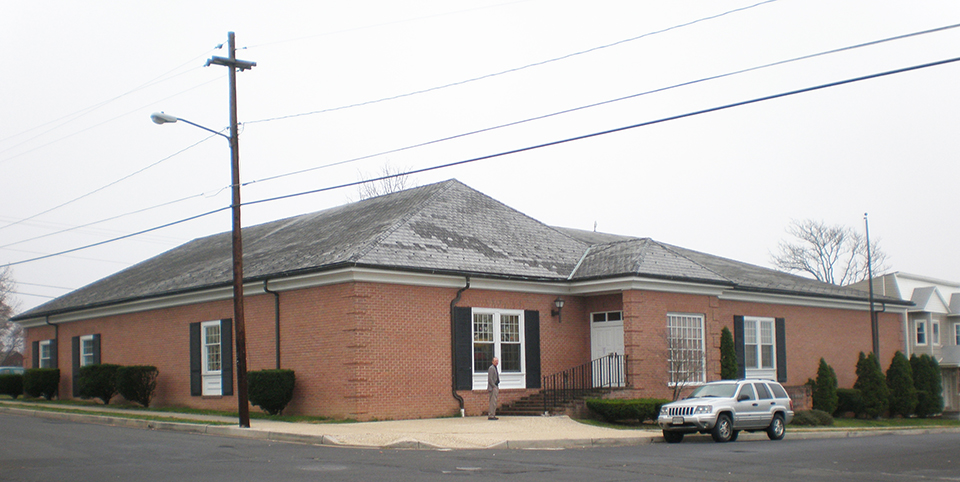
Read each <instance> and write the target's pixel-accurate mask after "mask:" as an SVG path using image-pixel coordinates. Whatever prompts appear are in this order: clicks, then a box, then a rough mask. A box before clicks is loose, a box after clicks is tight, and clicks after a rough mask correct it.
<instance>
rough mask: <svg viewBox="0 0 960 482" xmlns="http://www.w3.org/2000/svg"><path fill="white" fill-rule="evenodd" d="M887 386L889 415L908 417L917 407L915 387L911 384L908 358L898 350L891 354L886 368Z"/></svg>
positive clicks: (911, 373)
mask: <svg viewBox="0 0 960 482" xmlns="http://www.w3.org/2000/svg"><path fill="white" fill-rule="evenodd" d="M887 388H889V389H890V416H894V415H900V416H903V417H909V416H910V415H913V411H914V409H915V408H916V407H917V389H916V388H915V387H914V385H913V370H912V369H911V368H910V360H908V359H907V357H906V356H904V355H903V353H900V352H899V351H898V352H896V353H894V354H893V360H891V361H890V368H888V369H887Z"/></svg>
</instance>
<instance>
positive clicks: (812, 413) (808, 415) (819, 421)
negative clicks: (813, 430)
mask: <svg viewBox="0 0 960 482" xmlns="http://www.w3.org/2000/svg"><path fill="white" fill-rule="evenodd" d="M790 425H801V426H805V427H829V426H831V425H833V416H832V415H830V414H829V413H827V412H824V411H823V410H801V411H799V412H797V413H796V414H795V415H794V416H793V420H792V421H791V422H790Z"/></svg>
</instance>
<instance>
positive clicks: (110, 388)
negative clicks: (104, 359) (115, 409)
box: [77, 363, 120, 405]
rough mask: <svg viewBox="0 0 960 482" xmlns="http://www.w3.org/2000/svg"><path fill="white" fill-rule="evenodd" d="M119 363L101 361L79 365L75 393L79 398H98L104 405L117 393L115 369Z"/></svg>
mask: <svg viewBox="0 0 960 482" xmlns="http://www.w3.org/2000/svg"><path fill="white" fill-rule="evenodd" d="M118 369H120V365H113V364H110V363H101V364H99V365H87V366H85V367H80V373H79V376H78V378H77V385H78V386H77V393H78V394H79V395H80V397H81V398H99V399H100V400H102V401H103V404H104V405H109V404H110V399H111V398H113V397H114V396H115V395H116V394H117V370H118Z"/></svg>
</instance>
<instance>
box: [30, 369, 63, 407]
mask: <svg viewBox="0 0 960 482" xmlns="http://www.w3.org/2000/svg"><path fill="white" fill-rule="evenodd" d="M59 386H60V369H59V368H31V369H29V370H27V371H26V372H24V374H23V393H25V394H27V395H29V396H31V397H33V398H39V397H43V398H46V399H47V400H51V399H53V397H55V396H56V395H57V387H59Z"/></svg>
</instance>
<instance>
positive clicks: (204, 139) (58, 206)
mask: <svg viewBox="0 0 960 482" xmlns="http://www.w3.org/2000/svg"><path fill="white" fill-rule="evenodd" d="M124 115H126V114H124ZM222 131H223V130H222V129H221V132H222ZM214 137H216V136H215V135H214V134H211V135H209V136H207V137H205V138H203V139H201V140H199V141H197V142H195V143H193V144H191V145H189V146H187V147H184V148H183V149H180V150H179V151H177V152H174V153H173V154H170V155H169V156H167V157H164V158H163V159H160V160H159V161H157V162H154V163H153V164H150V165H148V166H146V167H143V168H141V169H139V170H137V171H134V172H132V173H130V174H127V175H126V176H124V177H121V178H120V179H117V180H116V181H113V182H110V183H107V184H106V185H103V186H100V187H98V188H97V189H94V190H93V191H90V192H88V193H86V194H84V195H82V196H79V197H76V198H73V199H71V200H69V201H66V202H63V203H61V204H58V205H56V206H54V207H52V208H50V209H47V210H46V211H41V212H39V213H36V214H33V215H30V216H28V217H25V218H23V219H19V220H17V221H14V222H12V223H9V224H5V225H3V226H0V230H3V229H6V228H9V227H10V226H16V225H17V224H20V223H23V222H25V221H29V220H31V219H36V218H37V217H39V216H43V215H44V214H47V213H50V212H53V211H55V210H57V209H60V208H62V207H64V206H67V205H69V204H72V203H75V202H77V201H79V200H81V199H83V198H85V197H88V196H91V195H93V194H96V193H98V192H100V191H102V190H104V189H106V188H108V187H110V186H113V185H115V184H118V183H120V182H122V181H125V180H127V179H130V178H131V177H133V176H136V175H137V174H140V173H141V172H144V171H146V170H147V169H150V168H152V167H155V166H157V165H159V164H160V163H162V162H165V161H167V160H169V159H171V158H173V157H174V156H177V155H179V154H181V153H183V152H185V151H187V150H189V149H193V148H194V147H197V146H199V145H200V144H203V143H204V142H207V141H208V140H210V139H213V138H214ZM193 197H196V196H190V198H193ZM185 199H189V198H183V199H181V200H180V201H182V200H185ZM173 202H179V201H173ZM166 204H170V203H165V204H162V205H161V206H163V205H166ZM157 207H159V206H157ZM118 217H119V216H118ZM93 224H96V223H93ZM87 226H88V225H87ZM67 231H69V230H67ZM61 232H62V231H61ZM54 234H56V233H54ZM41 237H42V236H41ZM33 239H36V238H33ZM20 242H22V241H20ZM18 243H19V242H18ZM18 243H13V244H18ZM7 246H11V245H10V244H8V245H7Z"/></svg>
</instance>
